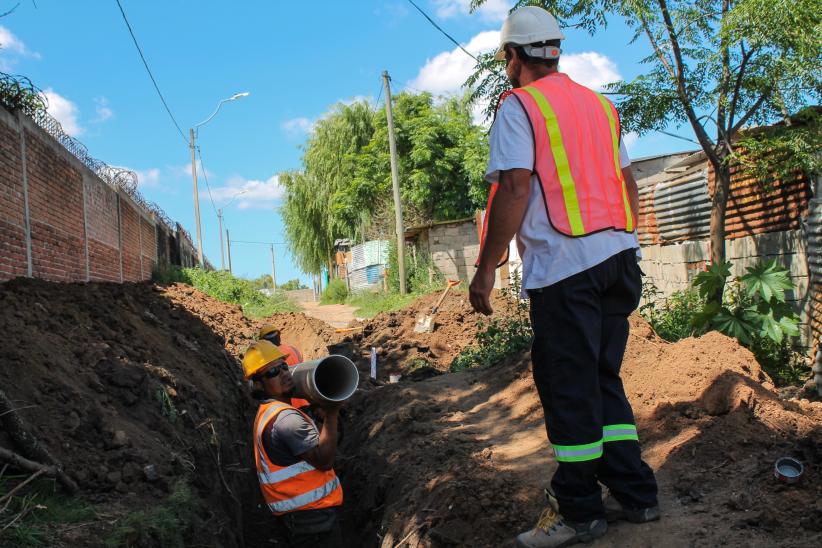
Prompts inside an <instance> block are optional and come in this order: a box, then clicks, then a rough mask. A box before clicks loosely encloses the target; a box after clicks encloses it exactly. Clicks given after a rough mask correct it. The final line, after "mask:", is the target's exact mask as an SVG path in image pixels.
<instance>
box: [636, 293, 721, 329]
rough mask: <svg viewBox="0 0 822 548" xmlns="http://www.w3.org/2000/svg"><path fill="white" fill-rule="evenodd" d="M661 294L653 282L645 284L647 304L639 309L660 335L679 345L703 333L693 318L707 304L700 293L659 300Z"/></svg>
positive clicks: (676, 294) (679, 294)
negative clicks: (684, 340)
mask: <svg viewBox="0 0 822 548" xmlns="http://www.w3.org/2000/svg"><path fill="white" fill-rule="evenodd" d="M659 295H660V291H659V290H658V289H657V288H656V286H655V285H654V284H653V283H652V282H645V283H644V284H643V287H642V298H643V301H644V304H643V305H642V306H640V307H639V313H640V314H641V315H642V317H643V318H645V320H646V321H647V322H648V323H649V324H651V327H652V328H653V329H654V331H655V332H656V334H657V335H659V336H660V337H662V338H663V339H665V340H666V341H668V342H676V341H678V340H680V339H684V338H687V337H694V336H697V335H699V334H701V333H702V330H701V329H699V328H698V327H696V326H695V325H694V317H695V316H696V315H697V314H698V313H699V311H700V310H702V307H703V306H704V304H705V300H704V299H703V298H702V297H701V296H700V295H699V292H698V291H697V290H695V289H686V290H685V291H677V292H676V293H674V294H673V295H671V296H670V297H668V298H667V299H660V298H659Z"/></svg>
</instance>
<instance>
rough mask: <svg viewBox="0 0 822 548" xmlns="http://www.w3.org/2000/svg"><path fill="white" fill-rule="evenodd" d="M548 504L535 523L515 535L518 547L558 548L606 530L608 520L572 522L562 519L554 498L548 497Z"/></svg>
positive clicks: (588, 538) (585, 539) (594, 536)
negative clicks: (531, 527)
mask: <svg viewBox="0 0 822 548" xmlns="http://www.w3.org/2000/svg"><path fill="white" fill-rule="evenodd" d="M548 502H549V506H548V508H546V509H545V510H543V512H542V515H540V517H539V520H537V525H536V527H534V528H533V529H531V530H530V531H526V532H525V533H522V534H521V535H519V536H518V537H517V546H518V547H519V548H560V547H562V546H571V545H572V544H577V543H579V542H591V541H592V540H594V539H596V538H599V537H601V536H602V535H604V534H605V533H606V532H607V531H608V522H607V521H605V520H604V519H595V520H593V521H585V522H579V523H573V522H570V521H566V520H564V519H562V516H561V515H560V513H559V507H558V504H557V502H556V499H554V498H553V497H551V496H549V497H548Z"/></svg>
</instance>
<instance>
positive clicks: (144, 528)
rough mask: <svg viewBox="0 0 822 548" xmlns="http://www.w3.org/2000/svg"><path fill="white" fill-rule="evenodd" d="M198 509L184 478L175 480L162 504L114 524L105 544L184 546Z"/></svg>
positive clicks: (192, 528) (195, 521) (137, 512)
mask: <svg viewBox="0 0 822 548" xmlns="http://www.w3.org/2000/svg"><path fill="white" fill-rule="evenodd" d="M198 507H199V505H198V501H197V500H195V498H194V496H193V495H192V493H191V487H190V486H189V484H188V482H187V481H186V479H184V478H181V479H178V480H177V481H176V482H175V483H174V485H173V487H172V491H171V495H170V496H169V497H168V499H167V500H166V501H165V502H164V503H163V504H160V505H157V506H154V507H152V508H149V509H147V510H137V511H134V512H131V513H129V514H128V515H126V516H125V517H124V518H123V519H121V520H120V521H118V522H117V526H116V528H115V529H114V531H113V532H112V534H111V535H110V536H109V537H108V538H107V539H106V541H105V545H106V546H110V547H115V546H163V547H182V546H185V536H186V534H187V533H189V532H191V531H193V530H195V528H196V526H197V525H198V523H199V518H198V517H197V512H198Z"/></svg>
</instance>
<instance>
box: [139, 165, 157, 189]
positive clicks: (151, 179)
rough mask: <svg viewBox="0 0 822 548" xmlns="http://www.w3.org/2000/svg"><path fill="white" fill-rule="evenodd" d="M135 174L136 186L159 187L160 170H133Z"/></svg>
mask: <svg viewBox="0 0 822 548" xmlns="http://www.w3.org/2000/svg"><path fill="white" fill-rule="evenodd" d="M133 171H134V173H136V174H137V184H138V186H139V187H140V188H156V187H159V186H160V170H159V168H156V167H152V168H149V169H135V170H133Z"/></svg>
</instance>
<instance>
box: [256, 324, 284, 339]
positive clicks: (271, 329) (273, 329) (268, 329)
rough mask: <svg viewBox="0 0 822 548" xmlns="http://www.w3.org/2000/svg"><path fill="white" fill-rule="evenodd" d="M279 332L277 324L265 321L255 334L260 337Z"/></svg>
mask: <svg viewBox="0 0 822 548" xmlns="http://www.w3.org/2000/svg"><path fill="white" fill-rule="evenodd" d="M279 332H280V329H279V328H278V327H277V326H275V325H272V324H270V323H267V324H265V325H264V326H262V327H261V328H260V332H259V333H258V334H257V338H258V339H262V338H263V337H265V336H267V335H271V334H272V333H279Z"/></svg>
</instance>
